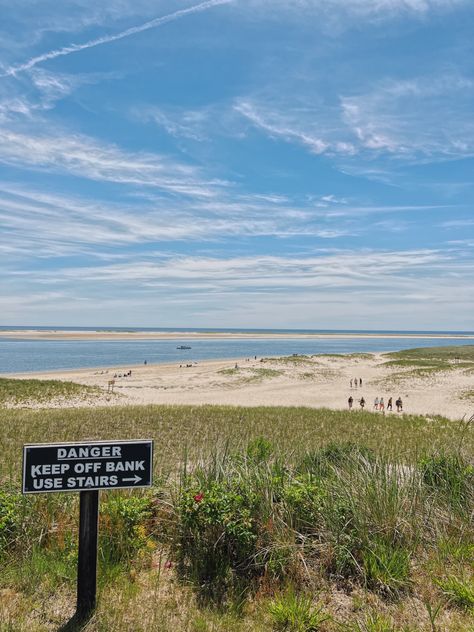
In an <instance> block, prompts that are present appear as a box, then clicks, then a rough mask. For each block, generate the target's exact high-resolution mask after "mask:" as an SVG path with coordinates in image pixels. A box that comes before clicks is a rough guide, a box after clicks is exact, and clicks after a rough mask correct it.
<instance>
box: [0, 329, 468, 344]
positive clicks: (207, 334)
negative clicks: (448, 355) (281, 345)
mask: <svg viewBox="0 0 474 632" xmlns="http://www.w3.org/2000/svg"><path fill="white" fill-rule="evenodd" d="M0 337H1V338H14V339H18V340H21V339H24V340H187V341H190V340H196V339H202V340H279V339H281V340H284V339H292V340H298V339H300V340H311V339H314V340H326V339H327V340H333V339H343V340H351V339H362V340H364V339H383V338H392V339H398V340H404V339H406V340H410V339H413V338H420V339H424V340H450V339H452V340H453V341H456V340H473V341H474V334H472V333H436V332H433V333H429V332H423V333H412V332H407V333H403V332H396V333H390V332H389V333H385V332H380V333H379V332H376V333H372V332H360V333H344V332H341V333H340V332H334V333H333V332H328V333H322V332H321V333H320V332H314V333H291V332H281V333H272V332H264V331H255V332H250V331H243V332H237V331H236V332H229V331H225V332H223V331H212V332H211V331H117V330H96V331H90V330H88V331H84V330H77V331H75V330H69V329H68V330H54V329H48V330H41V329H8V330H7V329H5V330H2V331H1V332H0Z"/></svg>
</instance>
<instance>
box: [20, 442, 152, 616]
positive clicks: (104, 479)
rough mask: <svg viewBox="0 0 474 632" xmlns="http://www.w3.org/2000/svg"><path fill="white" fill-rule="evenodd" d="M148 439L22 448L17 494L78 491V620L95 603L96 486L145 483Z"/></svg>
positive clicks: (149, 452)
mask: <svg viewBox="0 0 474 632" xmlns="http://www.w3.org/2000/svg"><path fill="white" fill-rule="evenodd" d="M152 477H153V441H152V440H146V441H94V442H88V443H52V444H35V445H25V446H24V447H23V493H24V494H41V493H45V492H73V491H78V492H80V499H79V555H78V564H77V609H76V618H77V619H78V620H84V619H87V617H88V616H89V615H90V614H91V613H92V611H93V610H94V608H95V606H96V593H97V541H98V530H99V524H98V520H99V490H101V489H109V490H111V489H126V488H135V487H150V486H151V484H152Z"/></svg>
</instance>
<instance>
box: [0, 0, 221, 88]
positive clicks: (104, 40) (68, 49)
mask: <svg viewBox="0 0 474 632" xmlns="http://www.w3.org/2000/svg"><path fill="white" fill-rule="evenodd" d="M230 2H232V0H207V1H206V2H201V3H200V4H196V5H193V6H192V7H188V8H186V9H180V10H178V11H174V12H173V13H169V14H168V15H164V16H161V17H158V18H155V19H153V20H149V21H148V22H145V23H144V24H140V25H138V26H133V27H131V28H129V29H126V30H125V31H121V32H120V33H116V34H115V35H104V36H103V37H98V38H96V39H93V40H89V41H88V42H84V43H83V44H71V45H70V46H64V47H63V48H58V49H56V50H52V51H49V52H47V53H43V54H42V55H37V56H36V57H32V58H31V59H29V60H28V61H26V62H24V63H23V64H18V65H16V66H10V67H9V68H7V69H6V70H5V72H4V73H3V74H1V75H0V77H9V76H15V75H17V74H18V73H21V72H25V71H27V70H30V69H31V68H34V67H35V66H37V65H38V64H41V63H43V62H45V61H49V60H51V59H56V58H57V57H64V56H65V55H71V54H72V53H77V52H79V51H82V50H86V49H88V48H94V47H96V46H101V45H103V44H110V43H112V42H116V41H118V40H121V39H124V38H126V37H130V36H131V35H136V34H137V33H143V32H144V31H148V30H150V29H154V28H157V27H159V26H162V25H163V24H168V23H169V22H174V21H175V20H179V19H180V18H183V17H185V16H187V15H193V14H195V13H201V12H202V11H207V10H208V9H212V8H214V7H217V6H220V5H224V4H229V3H230Z"/></svg>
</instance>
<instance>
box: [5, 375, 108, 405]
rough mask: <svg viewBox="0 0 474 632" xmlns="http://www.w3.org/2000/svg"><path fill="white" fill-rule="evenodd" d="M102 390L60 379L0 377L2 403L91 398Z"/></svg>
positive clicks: (14, 403)
mask: <svg viewBox="0 0 474 632" xmlns="http://www.w3.org/2000/svg"><path fill="white" fill-rule="evenodd" d="M99 393H100V390H99V389H98V388H96V387H94V386H83V385H82V384H76V383H75V382H62V381H60V380H14V379H10V378H0V405H2V406H6V405H7V406H8V405H11V406H18V405H31V404H35V403H41V402H49V403H51V402H54V400H63V401H64V400H70V399H74V398H82V399H86V398H90V397H94V396H97V395H98V394H99Z"/></svg>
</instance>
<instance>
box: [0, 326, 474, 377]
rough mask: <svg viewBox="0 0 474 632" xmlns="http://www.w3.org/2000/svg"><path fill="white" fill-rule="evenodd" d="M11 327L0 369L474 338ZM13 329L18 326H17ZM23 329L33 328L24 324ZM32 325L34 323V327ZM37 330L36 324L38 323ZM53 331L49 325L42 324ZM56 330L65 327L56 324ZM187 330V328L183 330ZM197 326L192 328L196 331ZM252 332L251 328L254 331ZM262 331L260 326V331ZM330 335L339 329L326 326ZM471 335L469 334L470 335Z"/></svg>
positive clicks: (381, 347)
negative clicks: (144, 334) (86, 334)
mask: <svg viewBox="0 0 474 632" xmlns="http://www.w3.org/2000/svg"><path fill="white" fill-rule="evenodd" d="M2 329H3V330H6V329H12V328H8V327H0V373H26V372H34V371H54V370H60V369H75V368H94V367H113V368H117V369H125V368H127V367H128V366H132V365H136V364H143V362H144V361H145V360H146V361H147V363H148V364H163V363H165V364H166V363H168V364H169V363H178V364H181V363H189V362H198V361H199V360H211V359H219V358H229V359H230V358H232V359H234V358H250V357H253V356H255V355H256V356H257V357H258V358H261V357H266V356H283V355H291V354H292V353H298V354H318V353H357V352H377V351H398V350H400V349H409V348H415V347H435V346H446V345H459V344H474V340H472V339H457V340H453V339H442V338H438V339H426V338H418V337H416V334H419V335H421V334H422V333H423V332H395V331H393V332H375V331H374V332H363V333H377V334H379V335H381V336H382V337H380V338H352V339H351V338H342V337H341V338H337V337H334V338H333V337H331V338H326V339H324V338H323V339H292V338H279V339H273V340H272V339H258V338H254V339H253V338H247V339H245V340H235V339H227V340H209V339H193V340H192V341H189V340H188V339H185V338H183V339H180V338H179V335H178V336H177V337H176V338H175V339H173V340H24V339H13V338H2V337H1V331H2ZM15 329H19V328H18V327H16V328H15ZM23 329H31V328H29V327H24V328H23ZM35 329H36V328H35ZM37 329H40V328H37ZM42 329H44V330H48V329H49V330H52V329H53V328H46V327H45V328H42ZM54 329H55V330H63V331H64V330H67V329H68V328H60V327H56V328H54ZM74 330H75V331H78V330H82V331H96V329H94V328H84V327H83V328H79V327H77V328H74ZM111 330H113V331H134V330H133V329H132V328H109V329H108V331H111ZM135 331H174V332H179V330H178V329H148V330H145V329H143V328H140V329H136V330H135ZM182 331H189V330H182ZM194 331H196V330H194ZM200 331H202V332H204V331H223V332H235V331H245V330H229V329H226V330H217V329H208V330H203V329H201V330H200ZM252 331H253V332H255V333H256V331H255V330H252ZM262 331H263V330H262ZM265 332H272V333H283V334H284V333H290V332H291V333H323V332H319V331H318V332H316V331H314V330H265ZM324 333H331V334H333V335H336V336H337V334H342V333H362V332H340V331H339V332H335V331H331V332H328V331H325V332H324ZM387 333H391V334H396V333H398V334H407V333H410V334H415V337H410V338H391V337H386V338H385V337H383V334H387ZM426 333H430V334H432V333H456V334H459V333H463V334H471V332H426ZM471 335H472V334H471ZM180 344H184V345H190V346H191V347H192V348H191V349H187V350H180V349H177V348H176V347H177V346H178V345H180Z"/></svg>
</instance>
